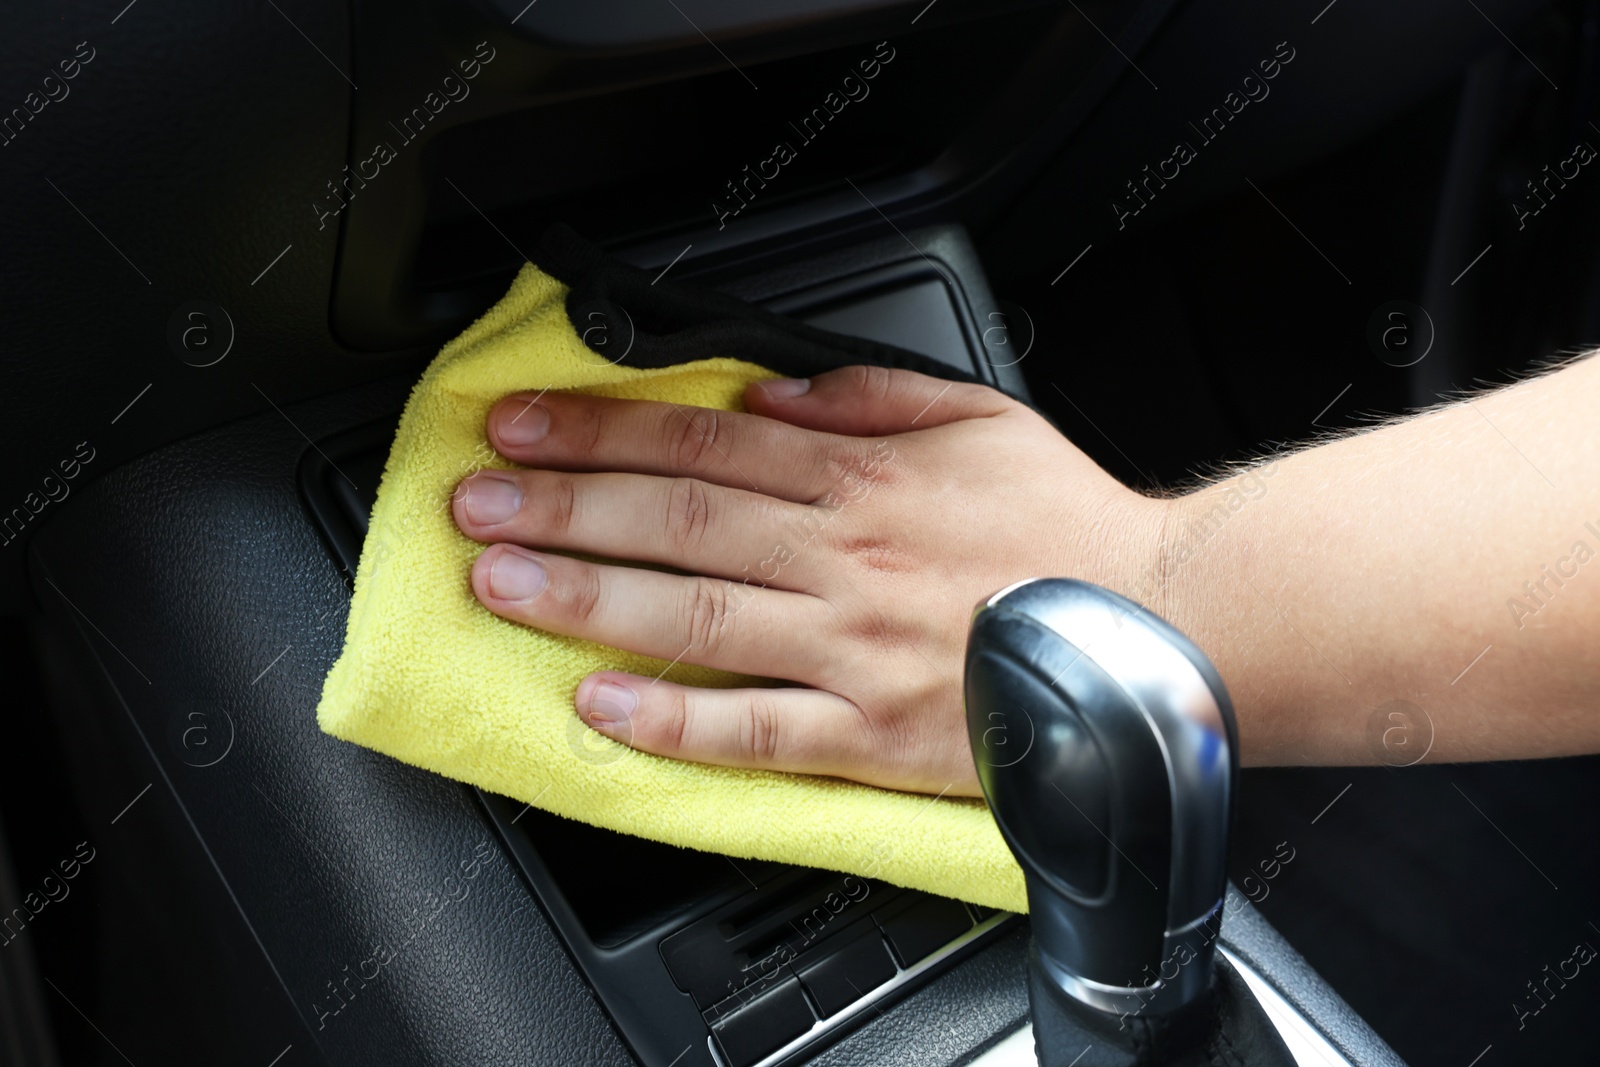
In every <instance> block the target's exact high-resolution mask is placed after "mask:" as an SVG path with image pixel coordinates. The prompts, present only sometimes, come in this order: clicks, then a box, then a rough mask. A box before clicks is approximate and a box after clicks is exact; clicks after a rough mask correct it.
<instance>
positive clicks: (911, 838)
mask: <svg viewBox="0 0 1600 1067" xmlns="http://www.w3.org/2000/svg"><path fill="white" fill-rule="evenodd" d="M566 294H567V287H566V285H564V284H563V283H562V282H560V281H558V280H556V279H555V278H554V277H551V276H550V275H549V274H546V273H544V272H542V271H540V270H539V269H538V268H536V267H534V266H533V265H532V264H529V265H526V266H524V267H523V268H522V270H521V272H520V273H519V274H518V275H517V278H516V280H515V282H514V283H513V284H512V286H511V289H510V291H509V292H508V293H507V294H506V296H505V297H504V298H503V299H502V300H501V301H500V302H499V303H498V304H496V305H495V306H494V307H493V308H491V309H490V310H489V311H488V312H487V313H486V314H485V315H484V316H483V317H482V318H481V319H479V320H478V321H477V322H476V323H474V324H473V325H472V326H471V327H470V328H469V329H468V330H467V331H466V332H465V333H463V334H462V335H461V336H460V337H457V338H456V339H455V340H454V341H452V342H450V343H449V344H448V345H446V346H445V347H444V349H443V350H442V351H441V352H440V353H439V355H438V356H437V358H435V359H434V361H433V363H432V364H431V365H430V366H429V367H428V369H427V372H426V373H425V374H424V375H423V377H422V380H421V381H420V382H418V383H417V385H416V387H415V388H414V389H413V390H412V393H411V397H410V399H409V401H408V402H407V404H406V408H405V413H404V415H403V416H402V418H401V420H400V427H399V432H398V433H397V434H396V436H395V441H394V446H393V448H392V450H391V451H390V453H389V460H388V464H387V466H386V467H385V469H384V474H383V482H382V485H381V487H380V489H379V491H378V498H377V503H376V505H375V507H374V508H373V512H372V519H371V524H370V526H369V529H368V532H367V537H366V541H365V544H364V545H363V547H362V552H361V562H360V566H359V568H358V569H357V572H356V579H355V596H354V599H353V600H352V602H351V606H350V619H349V624H348V629H347V631H346V635H345V645H344V651H343V653H342V654H341V655H340V657H339V660H338V662H337V663H335V664H334V666H333V669H332V670H331V671H330V672H329V674H328V677H327V680H326V681H325V683H324V684H323V690H322V700H321V702H320V704H319V705H318V707H317V721H318V723H319V724H320V725H321V727H322V729H323V730H325V731H326V732H328V733H330V734H332V735H333V736H335V737H339V738H343V739H344V740H346V741H353V742H355V743H357V744H360V745H364V746H366V747H368V748H372V749H376V750H377V751H379V752H383V753H386V754H387V755H389V756H392V757H394V758H395V759H399V760H403V761H404V762H406V763H410V764H413V765H415V766H418V767H423V768H426V769H428V770H430V771H435V772H437V773H439V774H443V775H446V776H448V777H450V778H454V779H457V780H459V781H462V782H467V783H470V784H473V785H476V786H479V787H481V788H483V789H486V790H488V791H490V792H493V793H499V794H503V795H505V796H509V797H513V798H515V799H517V800H519V801H522V802H524V803H527V804H531V805H534V806H536V807H539V808H542V809H544V810H546V811H550V812H554V813H556V814H557V815H563V816H566V817H568V818H572V819H577V820H581V821H583V822H586V823H592V824H594V825H596V826H604V827H609V828H610V829H613V830H619V831H622V832H624V833H629V834H636V835H639V836H641V837H647V838H653V839H655V840H657V841H664V842H668V843H671V844H675V845H682V846H686V847H689V848H695V849H702V850H706V851H712V852H721V853H725V854H727V855H730V856H735V857H748V858H755V859H765V860H775V861H780V862H787V863H795V864H802V865H806V866H812V867H822V868H828V869H831V870H837V871H841V872H847V873H852V874H857V875H862V876H866V877H873V878H881V879H884V880H885V881H888V882H892V883H894V884H897V885H902V886H908V887H912V888H916V889H923V890H927V891H929V892H933V893H937V894H941V895H943V896H952V897H959V898H961V899H963V900H969V901H973V902H974V903H978V904H985V905H989V906H991V907H996V908H1003V909H1006V910H1010V911H1025V910H1027V900H1026V896H1025V893H1024V889H1023V879H1022V872H1021V870H1020V869H1019V868H1018V866H1017V864H1016V861H1015V860H1014V859H1013V858H1012V856H1011V853H1010V851H1009V850H1008V849H1007V848H1006V845H1005V842H1004V841H1003V840H1002V839H1001V836H1000V832H999V830H998V829H997V828H996V826H995V823H994V820H993V818H992V817H991V816H990V814H989V810H988V808H987V807H986V806H985V805H984V803H983V801H981V800H970V799H953V798H943V799H939V798H934V797H930V796H920V795H916V794H911V793H898V792H893V791H890V790H885V789H877V788H874V787H871V786H865V785H858V784H855V783H851V782H846V781H841V780H837V779H832V778H822V777H811V776H803V775H791V774H781V773H776V772H771V771H756V770H740V769H734V768H727V767H715V766H708V765H705V764H698V763H686V762H680V761H676V760H671V759H666V758H663V757H659V756H653V755H649V754H647V753H642V752H635V751H633V750H631V749H628V748H627V747H625V746H623V745H620V744H618V743H616V742H614V741H611V740H609V739H607V738H604V737H602V736H601V735H599V734H597V733H595V732H593V731H591V730H589V728H588V727H587V726H585V725H584V724H583V722H582V721H581V720H580V719H579V718H578V717H577V714H576V712H575V711H574V710H573V692H574V690H575V689H576V688H577V685H578V682H579V681H580V680H581V679H582V678H583V677H584V676H585V675H587V674H589V673H590V672H592V671H596V670H602V669H615V670H624V671H631V672H634V673H636V674H642V675H644V676H646V677H654V676H656V675H658V674H660V673H661V672H662V671H663V670H664V669H668V665H667V664H666V663H665V662H664V661H660V660H655V659H651V658H648V657H645V656H640V655H635V654H633V653H629V652H622V651H618V650H616V649H611V648H605V647H602V646H599V645H595V644H592V643H589V642H586V641H580V640H576V639H573V638H569V637H564V636H561V635H557V634H551V633H546V632H543V631H540V630H536V629H532V628H530V627H526V626H522V625H519V624H517V623H514V622H511V621H509V620H506V619H502V618H500V617H498V616H496V615H494V614H492V613H491V612H489V611H488V610H487V609H486V608H484V607H483V606H482V605H480V604H479V603H478V602H477V600H476V599H475V598H474V597H473V595H472V591H471V589H470V587H469V585H468V572H469V570H470V568H471V565H472V561H473V560H474V559H475V558H476V557H477V555H478V553H479V552H481V551H482V550H483V548H484V546H483V545H480V544H478V543H476V542H474V541H471V540H469V539H468V538H467V537H465V536H464V535H463V534H461V533H460V531H458V530H457V529H456V526H455V522H454V520H453V518H452V515H451V509H450V506H449V501H450V496H451V494H452V493H453V492H454V491H455V488H456V485H457V483H458V482H459V481H460V480H461V479H462V478H463V477H465V476H466V475H468V474H470V473H472V472H473V471H475V470H477V469H480V468H482V467H502V468H511V467H514V466H515V464H512V463H511V462H509V461H507V460H505V459H503V458H502V457H500V456H499V455H497V454H496V453H495V452H494V450H493V449H492V448H491V447H490V445H489V444H488V441H487V439H486V437H485V432H484V421H485V418H486V417H487V415H488V412H489V409H490V408H491V406H493V404H494V403H495V401H497V400H499V399H500V398H501V397H504V396H505V395H507V394H508V393H513V392H517V391H520V390H532V391H538V390H542V389H552V390H570V391H574V392H581V393H591V394H595V395H600V396H610V397H624V398H631V399H641V400H663V401H671V402H673V403H677V404H683V405H694V406H699V407H709V408H720V409H724V410H737V409H739V408H740V406H741V397H742V394H743V391H744V389H745V387H746V386H747V385H748V384H749V383H751V382H753V381H757V380H760V379H763V378H770V377H774V376H775V375H773V373H772V372H771V371H768V370H765V369H763V368H761V367H758V366H756V365H754V364H752V363H747V362H744V361H741V360H739V359H735V358H730V357H729V356H728V355H727V354H721V355H718V354H717V353H708V354H711V355H717V358H710V359H702V360H699V361H697V362H692V363H683V364H680V365H677V366H667V367H660V368H656V369H641V368H637V367H629V366H626V365H617V364H613V363H611V362H608V361H607V360H605V359H602V358H601V357H600V356H598V355H596V354H595V353H594V352H592V351H591V350H590V349H589V348H587V347H585V345H584V342H583V340H582V339H581V338H580V337H579V335H578V333H577V331H576V330H574V328H573V326H572V323H571V322H570V321H569V320H568V315H567V310H566V307H565V304H564V300H565V297H566ZM625 362H626V361H624V363H625ZM668 677H669V678H670V680H673V681H677V682H681V683H683V684H687V685H698V686H731V685H748V684H751V681H750V679H747V678H740V677H738V676H735V675H731V674H726V673H723V672H719V671H713V670H708V669H705V668H701V667H695V666H691V665H686V664H682V663H680V664H677V665H676V666H672V667H671V668H670V673H669V674H668Z"/></svg>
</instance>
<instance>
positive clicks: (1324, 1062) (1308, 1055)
mask: <svg viewBox="0 0 1600 1067" xmlns="http://www.w3.org/2000/svg"><path fill="white" fill-rule="evenodd" d="M1218 947H1219V948H1220V949H1221V950H1222V954H1223V955H1224V956H1226V957H1227V958H1228V962H1229V963H1230V964H1232V965H1233V967H1234V969H1235V970H1237V971H1238V972H1239V975H1240V977H1242V978H1243V979H1244V982H1245V985H1246V986H1248V987H1249V989H1250V992H1251V993H1252V994H1254V995H1255V998H1256V1002H1257V1003H1258V1004H1260V1005H1261V1010H1262V1011H1264V1012H1266V1014H1267V1018H1268V1019H1270V1020H1271V1021H1272V1025H1273V1027H1274V1028H1275V1029H1276V1030H1277V1031H1278V1036H1279V1037H1281V1038H1283V1043H1284V1044H1285V1045H1286V1046H1288V1049H1289V1054H1290V1055H1291V1056H1293V1057H1294V1062H1295V1064H1296V1065H1297V1067H1354V1065H1353V1064H1351V1062H1350V1060H1349V1059H1348V1058H1346V1057H1345V1055H1344V1053H1342V1052H1340V1051H1339V1050H1338V1049H1336V1048H1334V1047H1333V1044H1332V1042H1330V1041H1329V1040H1328V1039H1327V1038H1326V1037H1324V1036H1323V1035H1322V1033H1321V1031H1319V1030H1318V1029H1317V1028H1316V1027H1315V1026H1313V1025H1312V1024H1311V1022H1310V1020H1308V1019H1307V1018H1306V1017H1305V1016H1304V1015H1303V1014H1301V1012H1300V1010H1299V1009H1298V1008H1296V1007H1295V1006H1294V1005H1293V1004H1290V1003H1289V1002H1288V1001H1287V1000H1286V999H1284V996H1283V994H1281V993H1279V992H1278V990H1277V989H1276V988H1275V987H1274V986H1273V985H1272V984H1271V983H1270V982H1268V981H1267V980H1266V979H1265V978H1263V977H1261V975H1259V974H1257V973H1256V970H1255V968H1254V967H1251V966H1250V965H1249V964H1248V963H1246V962H1245V961H1244V960H1243V959H1241V958H1240V957H1239V954H1238V953H1236V952H1234V951H1233V950H1232V949H1230V948H1228V946H1226V945H1219V946H1218ZM969 1067H1038V1061H1037V1060H1036V1059H1035V1058H1034V1048H1033V1022H1032V1021H1031V1020H1027V1021H1024V1022H1023V1024H1022V1026H1021V1027H1020V1028H1018V1029H1017V1030H1015V1031H1013V1032H1012V1033H1011V1034H1009V1035H1007V1036H1006V1037H1005V1038H1003V1039H1002V1040H1001V1041H1000V1043H999V1044H998V1045H994V1046H993V1047H991V1048H990V1049H989V1050H988V1051H987V1052H985V1053H983V1054H982V1055H981V1056H979V1057H978V1058H977V1059H975V1060H973V1061H972V1062H971V1064H969Z"/></svg>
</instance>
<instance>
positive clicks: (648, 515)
mask: <svg viewBox="0 0 1600 1067" xmlns="http://www.w3.org/2000/svg"><path fill="white" fill-rule="evenodd" d="M451 506H452V507H453V509H454V511H455V518H456V525H457V526H459V527H460V528H461V532H462V533H464V534H466V535H467V536H468V537H471V538H473V539H474V540H477V541H486V542H491V543H493V542H501V541H509V542H511V543H513V544H518V545H525V546H527V547H529V548H535V547H537V548H554V549H568V550H573V551H581V552H589V553H593V554H595V555H600V556H609V557H611V558H613V559H629V560H639V561H641V562H646V563H661V564H666V565H668V566H673V567H681V568H682V569H684V570H688V571H693V572H695V573H697V574H706V575H711V576H712V577H717V578H731V579H734V580H735V581H752V582H753V583H754V584H755V585H757V586H761V585H763V584H764V585H769V586H776V587H778V588H788V589H793V588H797V585H798V583H803V581H804V574H805V572H804V570H803V568H804V567H805V566H806V565H807V563H808V561H805V560H802V559H800V558H799V556H798V555H797V554H796V553H795V552H794V551H793V550H792V549H790V548H789V546H790V545H794V544H800V543H802V538H804V536H805V534H806V532H807V531H809V530H811V529H813V528H814V527H816V526H817V525H818V524H819V523H820V522H821V521H822V520H823V519H825V518H826V517H827V516H826V515H825V514H823V513H822V512H821V509H819V508H813V507H809V506H807V505H805V504H793V503H790V502H788V501H784V500H777V499H774V498H773V497H770V496H763V495H762V494H760V493H751V492H747V491H745V490H742V489H730V488H728V487H727V486H721V485H713V484H712V483H710V482H702V481H700V480H699V479H697V478H658V477H654V476H652V475H646V474H609V473H606V474H571V473H566V472H562V471H537V470H520V471H508V470H494V469H488V470H482V471H479V472H478V473H476V474H474V475H473V476H472V477H470V478H467V479H465V480H463V481H462V483H461V485H460V486H459V487H458V488H457V490H456V493H455V495H454V496H453V497H451ZM809 563H810V565H812V566H814V565H815V560H814V559H813V560H811V561H809Z"/></svg>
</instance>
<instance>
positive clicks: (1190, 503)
mask: <svg viewBox="0 0 1600 1067" xmlns="http://www.w3.org/2000/svg"><path fill="white" fill-rule="evenodd" d="M1278 471H1279V464H1278V463H1277V462H1276V461H1274V462H1271V463H1267V464H1264V465H1261V466H1258V467H1254V468H1251V469H1249V470H1246V471H1243V472H1241V473H1239V474H1235V475H1233V476H1232V477H1229V478H1226V479H1224V480H1222V481H1219V482H1214V483H1211V484H1208V485H1205V486H1202V487H1201V488H1199V489H1195V490H1192V491H1190V492H1187V493H1184V494H1183V495H1181V496H1177V497H1169V498H1166V499H1163V500H1162V501H1160V503H1161V505H1162V512H1161V527H1160V529H1161V535H1160V537H1159V539H1158V542H1157V546H1156V550H1155V552H1154V554H1153V564H1152V569H1153V571H1154V573H1155V575H1156V576H1157V577H1156V579H1155V581H1154V582H1152V583H1149V586H1150V591H1149V595H1148V597H1147V598H1146V599H1143V600H1141V603H1143V604H1145V606H1147V607H1149V608H1150V610H1151V611H1153V612H1155V613H1156V614H1157V615H1159V616H1160V617H1161V618H1163V619H1165V620H1166V621H1167V622H1169V623H1171V624H1172V625H1173V626H1174V627H1176V628H1177V629H1178V630H1179V632H1181V633H1183V634H1184V635H1185V636H1186V637H1188V638H1189V639H1190V640H1191V641H1193V642H1194V643H1195V645H1196V646H1197V647H1198V648H1199V649H1200V651H1201V652H1203V653H1205V655H1206V657H1207V658H1208V659H1210V660H1211V662H1212V664H1213V665H1215V666H1216V668H1217V671H1218V673H1219V674H1221V676H1222V680H1223V684H1224V685H1225V686H1226V687H1227V690H1228V694H1229V696H1230V698H1231V699H1232V701H1233V705H1234V709H1235V712H1236V713H1237V715H1238V719H1239V731H1240V748H1241V755H1242V756H1243V757H1244V759H1245V762H1247V763H1253V764H1259V763H1267V762H1274V757H1273V756H1272V754H1271V753H1270V752H1269V751H1268V750H1269V749H1270V748H1271V747H1272V743H1271V736H1270V735H1271V734H1272V731H1271V730H1270V729H1264V727H1265V726H1266V723H1265V721H1264V719H1267V718H1271V715H1270V713H1269V711H1268V709H1267V708H1266V704H1265V700H1266V698H1267V696H1268V695H1269V694H1270V693H1272V692H1273V691H1274V690H1275V688H1276V687H1275V686H1274V685H1273V683H1272V681H1271V675H1272V672H1273V670H1274V666H1273V663H1274V660H1273V656H1272V654H1271V652H1272V649H1274V648H1275V647H1276V646H1275V645H1274V644H1273V643H1272V642H1262V641H1260V640H1258V639H1257V638H1256V636H1255V635H1253V634H1252V631H1251V629H1250V625H1249V622H1250V620H1259V619H1262V618H1264V616H1263V615H1262V613H1261V610H1260V609H1262V608H1265V607H1266V605H1264V604H1262V603H1261V602H1260V601H1259V598H1258V597H1257V594H1256V593H1253V592H1252V591H1251V585H1250V576H1249V574H1248V573H1247V570H1248V569H1249V568H1247V567H1246V566H1245V561H1247V560H1249V561H1255V562H1256V563H1257V564H1259V563H1261V562H1262V551H1261V550H1262V547H1263V545H1265V544H1266V543H1268V542H1267V539H1265V538H1264V537H1262V535H1261V533H1260V531H1261V529H1262V528H1263V527H1264V526H1265V525H1266V524H1267V523H1268V521H1269V519H1268V514H1269V504H1268V503H1266V501H1267V500H1269V499H1270V498H1271V497H1272V495H1273V494H1274V493H1281V492H1282V491H1283V490H1282V488H1281V486H1282V484H1283V483H1280V482H1279V481H1276V480H1275V476H1276V475H1277V474H1278ZM1136 599H1137V598H1136ZM1245 601H1252V602H1251V603H1245ZM1266 614H1267V615H1271V614H1272V612H1271V611H1270V610H1268V611H1267V612H1266Z"/></svg>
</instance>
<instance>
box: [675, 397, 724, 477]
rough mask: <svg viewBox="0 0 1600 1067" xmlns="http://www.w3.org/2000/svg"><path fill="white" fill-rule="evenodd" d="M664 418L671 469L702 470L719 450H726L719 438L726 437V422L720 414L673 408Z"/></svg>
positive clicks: (711, 411) (706, 410) (709, 463)
mask: <svg viewBox="0 0 1600 1067" xmlns="http://www.w3.org/2000/svg"><path fill="white" fill-rule="evenodd" d="M667 418H668V420H669V421H668V423H667V427H668V429H667V447H668V449H669V452H668V457H669V459H670V461H671V462H672V465H673V466H674V467H675V468H677V469H679V470H691V471H697V470H703V469H705V468H706V467H708V466H710V465H712V464H713V463H714V462H715V458H716V456H717V455H718V450H719V449H721V450H722V451H726V450H727V446H726V445H725V444H723V442H722V439H723V438H725V437H726V436H727V433H728V429H727V426H728V422H727V420H726V419H724V418H722V417H721V413H720V412H717V411H713V410H709V409H700V410H696V411H693V412H690V411H684V410H683V409H682V408H677V409H675V410H674V411H673V412H672V413H671V414H670V415H668V416H667Z"/></svg>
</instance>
